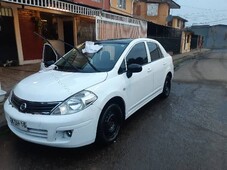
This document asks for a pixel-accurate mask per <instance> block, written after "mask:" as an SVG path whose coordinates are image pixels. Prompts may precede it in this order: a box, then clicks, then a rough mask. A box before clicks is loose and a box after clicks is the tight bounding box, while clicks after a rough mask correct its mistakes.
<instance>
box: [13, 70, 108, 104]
mask: <svg viewBox="0 0 227 170" xmlns="http://www.w3.org/2000/svg"><path fill="white" fill-rule="evenodd" d="M106 78H107V73H106V72H103V73H72V72H61V71H55V70H50V71H40V72H38V73H35V74H33V75H31V76H29V77H27V78H25V79H23V80H22V81H21V82H19V83H18V84H17V85H16V86H15V88H14V94H15V95H16V96H18V97H19V98H21V99H24V100H28V101H38V102H53V101H63V100H65V99H66V98H68V97H70V96H71V95H73V94H75V93H77V92H79V91H81V90H84V89H87V88H89V87H91V86H94V85H96V84H98V83H100V82H103V81H105V79H106Z"/></svg>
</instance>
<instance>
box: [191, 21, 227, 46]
mask: <svg viewBox="0 0 227 170" xmlns="http://www.w3.org/2000/svg"><path fill="white" fill-rule="evenodd" d="M190 30H191V31H193V32H194V34H197V35H199V36H201V37H202V39H201V40H200V42H201V44H202V47H203V48H209V49H221V48H227V25H221V24H220V25H213V26H209V25H197V26H196V25H195V26H192V27H191V28H190Z"/></svg>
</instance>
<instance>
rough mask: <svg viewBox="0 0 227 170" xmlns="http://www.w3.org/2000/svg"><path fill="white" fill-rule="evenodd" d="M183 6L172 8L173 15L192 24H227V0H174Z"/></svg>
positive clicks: (187, 23)
mask: <svg viewBox="0 0 227 170" xmlns="http://www.w3.org/2000/svg"><path fill="white" fill-rule="evenodd" d="M173 1H174V2H176V3H177V4H179V5H180V6H181V8H180V9H172V10H171V11H170V14H171V15H177V16H180V17H182V18H184V19H186V20H188V22H186V26H192V25H218V24H224V25H227V0H173Z"/></svg>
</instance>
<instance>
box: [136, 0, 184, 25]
mask: <svg viewBox="0 0 227 170" xmlns="http://www.w3.org/2000/svg"><path fill="white" fill-rule="evenodd" d="M170 9H180V5H178V4H177V3H176V2H174V1H172V0H138V1H134V5H133V11H134V12H133V14H134V16H135V17H138V18H143V19H146V20H147V21H150V22H153V23H155V24H159V25H164V26H167V24H168V23H167V17H168V16H169V15H170Z"/></svg>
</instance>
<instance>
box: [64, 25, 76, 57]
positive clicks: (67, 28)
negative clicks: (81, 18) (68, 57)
mask: <svg viewBox="0 0 227 170" xmlns="http://www.w3.org/2000/svg"><path fill="white" fill-rule="evenodd" d="M63 27H64V41H65V42H66V43H68V44H70V45H72V46H74V36H73V21H63ZM71 49H72V47H70V46H69V45H66V44H65V53H67V52H68V51H69V50H71Z"/></svg>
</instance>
